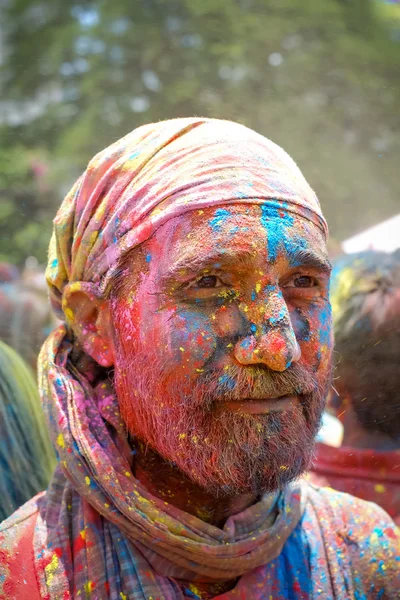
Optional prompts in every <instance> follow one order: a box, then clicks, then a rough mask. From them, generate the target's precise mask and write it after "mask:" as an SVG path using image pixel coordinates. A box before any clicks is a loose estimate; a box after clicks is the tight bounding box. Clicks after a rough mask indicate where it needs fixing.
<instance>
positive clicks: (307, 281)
mask: <svg viewBox="0 0 400 600" xmlns="http://www.w3.org/2000/svg"><path fill="white" fill-rule="evenodd" d="M316 285H317V284H316V281H315V279H314V277H309V276H308V275H301V276H300V277H295V278H294V279H293V287H296V288H310V287H315V286H316Z"/></svg>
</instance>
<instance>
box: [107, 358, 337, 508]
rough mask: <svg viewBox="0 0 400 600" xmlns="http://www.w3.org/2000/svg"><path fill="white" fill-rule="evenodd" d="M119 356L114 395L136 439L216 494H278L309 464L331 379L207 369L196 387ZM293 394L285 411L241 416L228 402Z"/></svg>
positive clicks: (298, 371)
mask: <svg viewBox="0 0 400 600" xmlns="http://www.w3.org/2000/svg"><path fill="white" fill-rule="evenodd" d="M121 354H122V352H121V353H120V352H118V351H117V359H116V365H115V375H114V377H115V382H114V383H115V389H116V393H117V397H118V401H119V405H120V410H121V415H122V418H123V420H124V422H125V424H126V427H127V429H128V431H129V433H130V434H131V435H134V436H136V437H137V439H138V440H140V441H142V442H145V443H146V444H148V445H149V446H150V447H151V448H152V449H153V450H155V451H156V452H158V454H159V455H160V456H161V457H163V458H164V459H166V460H167V461H170V462H172V463H173V464H174V465H175V466H176V467H177V468H178V469H179V470H180V471H181V472H183V473H184V474H185V475H186V476H188V477H189V478H190V479H191V480H192V481H193V482H195V483H196V484H198V485H199V486H201V487H202V488H204V489H206V490H207V491H208V492H210V493H212V494H213V495H215V496H235V495H238V494H244V493H252V494H254V495H260V494H261V493H263V492H265V491H275V490H277V489H281V488H282V487H284V486H285V485H286V484H287V483H288V482H290V481H292V480H293V479H296V478H297V477H299V476H300V475H301V474H302V473H303V472H304V471H305V470H307V469H308V468H309V466H310V462H311V458H312V449H313V444H314V438H315V435H316V433H317V431H318V429H319V426H320V420H321V415H322V411H323V407H324V403H325V396H326V392H327V389H328V385H329V383H330V381H331V378H330V377H331V374H330V373H329V374H328V375H327V376H326V377H325V378H324V381H323V382H317V381H316V379H315V378H314V377H313V376H312V375H311V373H310V372H309V371H308V370H307V369H306V368H305V367H303V366H300V365H297V364H296V365H292V366H291V367H289V368H288V369H287V370H286V371H285V372H283V373H278V372H274V371H271V370H269V369H267V368H266V367H265V368H264V367H262V366H257V367H254V366H246V367H238V366H231V367H229V369H228V370H218V369H212V370H211V369H210V370H209V371H207V372H206V373H201V374H199V375H198V377H197V378H196V380H195V381H193V380H192V379H191V378H190V377H189V376H187V375H184V374H183V373H182V371H181V372H179V369H171V368H170V369H168V368H166V367H165V366H163V365H161V364H158V362H157V361H156V360H154V359H153V360H152V359H151V358H150V357H148V356H145V355H143V354H137V355H136V356H135V357H134V359H133V360H131V361H127V360H126V357H124V356H123V355H121ZM283 395H288V396H289V395H290V396H292V395H296V396H298V397H299V400H300V404H299V405H297V406H294V407H293V408H291V409H287V410H284V411H282V412H271V413H268V414H243V413H239V412H232V411H230V410H228V409H226V408H223V406H222V404H223V402H226V401H229V400H231V401H232V400H243V399H249V398H251V399H263V398H268V397H278V396H283Z"/></svg>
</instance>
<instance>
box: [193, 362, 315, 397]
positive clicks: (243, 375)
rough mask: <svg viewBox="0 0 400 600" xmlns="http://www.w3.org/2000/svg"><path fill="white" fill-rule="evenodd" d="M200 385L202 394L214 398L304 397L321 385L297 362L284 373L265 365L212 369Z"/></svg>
mask: <svg viewBox="0 0 400 600" xmlns="http://www.w3.org/2000/svg"><path fill="white" fill-rule="evenodd" d="M197 385H198V386H199V387H200V388H201V391H202V394H204V396H206V397H208V398H207V399H208V400H211V399H212V400H213V401H222V402H223V401H232V400H243V399H250V400H262V399H263V398H277V397H280V396H300V395H301V396H303V395H307V394H312V393H314V392H315V391H316V390H317V389H318V384H317V381H316V379H315V377H314V376H313V375H312V373H311V372H310V371H309V370H308V369H307V368H306V367H304V366H301V365H298V364H294V365H291V366H290V367H288V369H286V370H285V371H283V372H277V371H272V370H271V369H269V368H268V367H263V366H259V365H257V366H246V367H238V366H236V365H230V366H229V367H228V368H225V369H215V368H214V369H212V370H209V371H207V372H205V373H203V374H202V375H201V376H200V377H199V380H198V383H197Z"/></svg>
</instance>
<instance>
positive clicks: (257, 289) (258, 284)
mask: <svg viewBox="0 0 400 600" xmlns="http://www.w3.org/2000/svg"><path fill="white" fill-rule="evenodd" d="M260 290H261V283H256V292H257V294H258V293H259V292H260Z"/></svg>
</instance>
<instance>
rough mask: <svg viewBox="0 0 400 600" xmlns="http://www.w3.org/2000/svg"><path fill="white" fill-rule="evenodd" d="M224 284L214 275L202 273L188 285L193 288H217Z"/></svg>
mask: <svg viewBox="0 0 400 600" xmlns="http://www.w3.org/2000/svg"><path fill="white" fill-rule="evenodd" d="M223 285H224V284H223V282H222V281H221V280H220V278H219V277H217V276H216V275H204V277H201V278H200V279H197V280H196V281H195V282H194V283H193V284H192V285H191V286H190V287H194V288H202V289H204V288H218V287H222V286H223Z"/></svg>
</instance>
